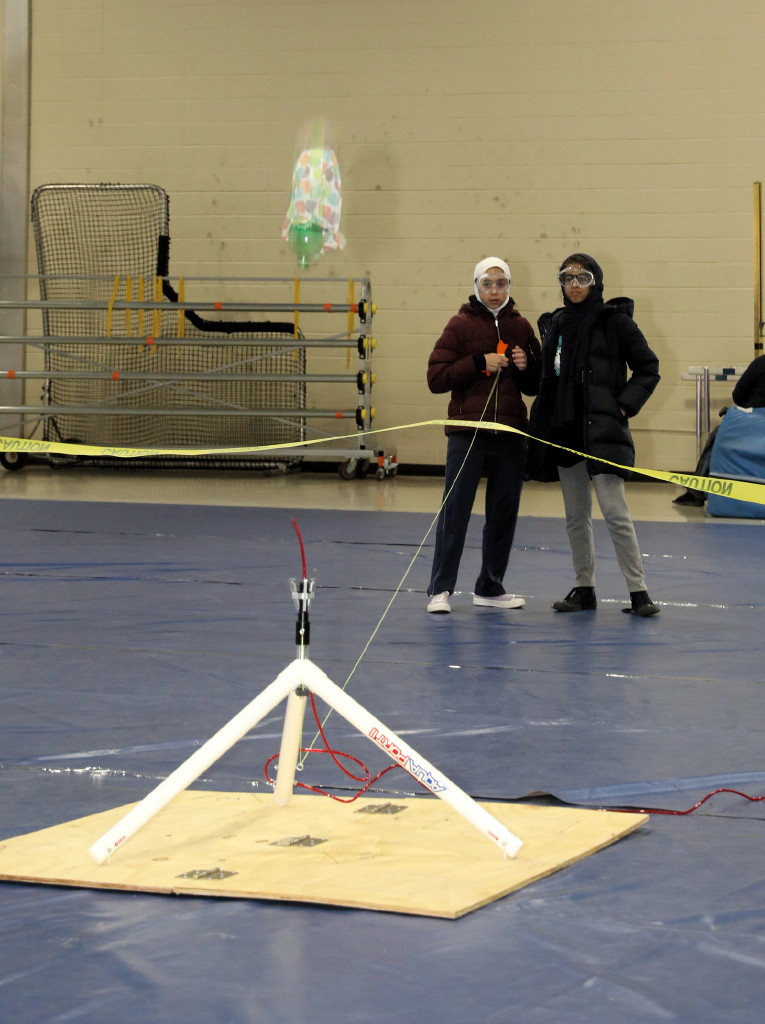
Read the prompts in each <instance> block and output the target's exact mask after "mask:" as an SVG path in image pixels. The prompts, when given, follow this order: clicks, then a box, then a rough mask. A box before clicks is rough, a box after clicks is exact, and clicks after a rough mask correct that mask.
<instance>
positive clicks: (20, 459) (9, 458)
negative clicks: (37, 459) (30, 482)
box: [0, 452, 29, 473]
mask: <svg viewBox="0 0 765 1024" xmlns="http://www.w3.org/2000/svg"><path fill="white" fill-rule="evenodd" d="M28 462H29V455H28V454H27V453H26V452H3V453H2V454H0V465H2V467H3V468H4V469H7V470H8V471H9V472H11V473H15V472H16V471H17V470H19V469H23V468H24V466H26V464H27V463H28Z"/></svg>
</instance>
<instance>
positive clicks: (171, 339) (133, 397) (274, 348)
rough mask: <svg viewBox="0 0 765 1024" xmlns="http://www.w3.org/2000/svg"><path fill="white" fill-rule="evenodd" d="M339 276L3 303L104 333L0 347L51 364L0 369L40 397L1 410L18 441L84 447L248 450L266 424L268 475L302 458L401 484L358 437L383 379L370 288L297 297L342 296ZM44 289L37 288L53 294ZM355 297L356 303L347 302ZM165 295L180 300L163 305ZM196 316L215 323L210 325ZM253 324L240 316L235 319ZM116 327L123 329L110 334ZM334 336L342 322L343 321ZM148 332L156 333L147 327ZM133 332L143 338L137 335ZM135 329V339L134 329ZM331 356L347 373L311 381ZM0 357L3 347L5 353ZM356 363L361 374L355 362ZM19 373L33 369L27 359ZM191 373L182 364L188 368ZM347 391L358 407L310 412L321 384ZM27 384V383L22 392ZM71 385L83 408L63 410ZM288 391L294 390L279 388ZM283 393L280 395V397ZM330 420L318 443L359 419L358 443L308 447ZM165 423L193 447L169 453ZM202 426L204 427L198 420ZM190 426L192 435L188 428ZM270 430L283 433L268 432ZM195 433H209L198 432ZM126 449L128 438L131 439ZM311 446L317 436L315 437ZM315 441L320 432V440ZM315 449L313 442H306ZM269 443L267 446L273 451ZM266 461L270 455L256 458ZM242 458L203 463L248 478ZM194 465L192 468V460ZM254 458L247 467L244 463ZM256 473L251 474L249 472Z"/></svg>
mask: <svg viewBox="0 0 765 1024" xmlns="http://www.w3.org/2000/svg"><path fill="white" fill-rule="evenodd" d="M192 282H195V283H197V284H199V283H200V282H203V283H204V289H203V290H208V291H209V290H211V289H212V290H214V291H215V292H216V293H217V294H221V293H223V292H228V293H229V294H230V293H231V292H232V290H233V291H236V290H237V289H242V288H246V289H248V290H250V291H251V290H253V289H254V288H256V287H266V288H267V289H268V290H269V291H271V292H273V291H278V289H279V288H282V289H284V288H289V289H292V290H293V299H294V300H295V301H292V302H275V301H265V302H260V301H253V300H235V299H227V300H220V299H216V300H200V301H196V302H186V301H182V300H181V298H180V297H178V296H179V294H180V295H181V296H182V295H183V294H184V293H185V291H186V287H187V286H188V285H189V284H191V283H192ZM338 283H339V282H338V280H337V279H336V278H329V279H313V280H311V281H310V282H305V281H300V280H295V279H292V278H249V279H239V278H220V279H216V278H195V279H194V278H190V279H186V280H184V279H181V278H178V279H174V278H163V279H161V280H159V281H157V280H153V281H151V282H145V281H143V282H140V283H139V282H136V281H131V279H130V278H128V277H125V278H119V277H118V278H115V279H114V280H112V279H109V278H104V277H103V276H90V277H88V276H80V277H79V278H78V287H81V290H82V293H83V295H84V296H88V295H93V294H95V293H98V292H99V291H101V292H103V290H104V288H105V287H106V286H107V285H108V287H109V288H110V289H111V292H112V294H111V296H110V297H109V299H106V300H105V299H103V298H99V299H92V298H81V299H61V298H57V299H28V300H24V301H13V300H8V301H0V310H2V309H3V308H16V309H22V310H24V311H25V312H26V313H30V312H33V311H36V312H40V313H42V315H43V323H44V326H47V327H49V328H50V326H51V324H53V323H57V320H56V318H59V321H60V318H62V317H66V316H67V315H68V314H69V313H71V312H73V311H77V312H78V313H82V311H86V312H87V314H88V315H89V316H92V317H94V318H95V320H96V322H98V323H102V325H103V326H104V331H103V333H101V334H97V335H79V336H78V335H70V334H50V333H47V332H46V333H45V334H43V335H42V336H41V337H34V336H31V337H30V336H28V335H27V336H24V337H10V336H9V337H0V346H2V345H18V344H19V343H21V344H23V345H24V346H26V347H27V348H32V349H38V350H41V351H42V354H43V363H44V365H43V367H42V368H40V369H14V368H7V369H2V370H0V379H2V378H13V379H16V380H21V381H24V382H30V383H31V382H34V381H35V380H39V381H40V382H41V385H42V387H43V399H44V401H43V402H42V403H40V404H31V403H27V402H24V404H19V405H5V406H0V414H4V415H7V414H16V415H18V416H19V417H20V424H21V428H22V429H21V431H20V433H21V436H25V437H26V436H31V435H30V426H31V427H32V430H33V431H34V430H36V429H38V427H39V426H40V425H41V424H42V425H43V429H44V432H45V437H46V439H48V440H59V441H68V442H70V443H81V444H83V445H87V446H99V447H100V446H108V445H115V444H119V445H120V446H121V447H137V448H174V449H175V448H177V449H178V450H179V452H180V451H182V449H183V448H184V447H189V448H195V449H199V448H204V447H209V448H223V447H231V448H244V447H248V446H249V445H250V444H253V445H254V444H257V443H262V442H259V441H258V440H257V439H258V436H259V435H258V427H256V426H255V425H254V424H255V421H258V423H259V426H260V427H261V428H262V426H263V425H264V424H268V425H269V427H270V434H271V435H273V436H274V437H275V438H276V440H275V441H272V443H274V444H278V445H279V447H278V449H275V450H274V451H273V452H272V453H270V455H269V456H268V458H267V460H266V462H265V463H264V465H265V468H269V469H276V470H277V471H286V469H288V468H289V467H290V466H293V465H295V464H297V463H299V461H300V460H302V459H303V458H305V457H306V456H307V455H308V456H310V458H312V459H314V458H320V459H338V460H340V462H339V467H338V471H339V474H340V476H341V477H342V478H343V479H346V480H350V479H353V478H354V477H357V476H364V475H366V473H367V472H368V471H369V470H370V469H371V468H372V466H373V465H374V470H375V474H376V476H377V478H378V479H384V478H385V477H388V476H393V475H395V473H396V471H397V468H398V466H397V462H396V453H395V449H379V448H370V447H368V446H367V445H366V444H365V443H364V434H363V432H364V430H366V429H369V428H370V426H371V424H372V421H373V419H374V417H375V409H374V406H373V405H372V389H373V385H374V382H375V375H374V373H373V372H372V368H371V360H372V354H373V351H374V349H375V346H376V341H375V339H374V337H373V336H372V334H371V328H372V320H373V316H374V304H373V303H372V297H371V285H370V282H369V280H368V279H367V278H361V279H352V280H351V281H348V282H345V283H344V284H345V286H346V287H347V289H348V297H347V298H346V300H345V301H341V302H301V301H299V294H300V290H301V287H302V288H303V290H306V285H307V284H310V287H311V288H316V287H320V288H321V289H323V290H324V289H326V290H329V286H330V285H333V286H334V287H337V285H338ZM50 284H51V280H50V279H46V280H45V281H44V282H42V283H41V289H40V290H41V292H42V293H43V294H45V292H46V290H48V289H49V287H50ZM149 288H151V289H152V290H153V292H154V295H155V296H160V297H159V298H158V299H152V300H151V301H146V300H145V299H136V298H133V297H131V296H132V295H134V294H136V292H137V291H141V292H144V291H145V290H147V289H149ZM357 288H358V289H360V295H359V298H358V300H355V299H354V298H353V294H354V292H355V290H356V289H357ZM167 295H169V296H170V297H171V299H172V300H173V301H168V299H167V298H166V296H167ZM200 314H205V315H207V314H212V315H213V316H214V317H216V319H207V318H205V317H203V316H201V315H200ZM253 314H257V315H258V316H262V315H263V314H266V315H268V314H279V315H280V316H284V315H285V314H289V315H290V316H291V317H292V320H291V322H290V321H283V320H282V321H271V320H265V321H260V320H259V321H256V322H254V321H252V320H251V319H250V317H251V316H252V315H253ZM333 315H335V316H337V315H339V316H341V317H342V318H343V320H344V321H345V330H342V331H339V332H335V333H324V332H323V331H321V330H313V331H312V332H311V333H309V334H308V335H306V334H305V333H304V331H303V330H302V328H301V326H300V320H301V318H307V317H311V318H312V323H313V326H316V325H317V324H321V323H324V322H326V321H328V320H329V319H330V318H332V316H333ZM232 317H234V318H236V317H245V319H244V320H241V319H239V320H237V319H231V318H232ZM117 325H119V328H118V329H116V327H117ZM335 325H336V326H337V324H335ZM147 327H148V328H149V331H148V332H147V331H146V330H140V329H141V328H147ZM137 328H138V330H137ZM139 330H140V333H139ZM330 350H333V351H334V352H337V351H341V350H344V351H345V352H346V360H345V362H346V366H345V368H344V370H342V371H338V370H332V371H325V372H310V369H309V367H308V365H307V364H308V362H309V361H310V359H311V356H312V355H315V354H319V356H320V357H321V359H322V361H323V353H326V352H328V351H330ZM1 351H2V348H0V352H1ZM351 353H353V354H354V357H355V362H356V365H355V366H351V361H352V359H351ZM274 360H280V361H281V362H280V365H281V366H282V367H283V366H285V365H288V366H290V369H289V372H274V371H273V369H272V368H270V367H269V363H271V362H273V361H274ZM24 362H25V364H27V365H28V364H29V363H30V362H32V360H31V359H29V358H27V359H25V360H24ZM189 365H190V366H191V367H192V368H191V369H188V368H181V369H179V368H178V367H188V366H189ZM335 384H342V385H346V386H349V387H352V388H353V389H354V391H355V404H353V405H351V404H348V405H345V406H344V407H340V408H338V407H337V406H327V405H312V404H310V401H308V400H307V399H310V396H311V388H315V387H316V386H317V385H321V386H323V385H335ZM27 386H28V385H27ZM69 386H72V387H76V388H77V389H78V390H77V393H78V395H84V396H85V400H79V401H77V402H76V403H73V402H71V401H69V402H63V403H62V401H61V393H62V390H65V389H66V388H67V387H69ZM285 388H286V392H285V391H284V389H285ZM279 389H282V390H281V392H279ZM269 391H271V392H273V391H276V392H277V400H276V401H269V400H268V397H269ZM279 393H281V395H282V401H283V400H284V394H286V395H287V396H288V400H289V404H287V405H284V404H279V401H278V394H279ZM129 418H132V419H133V421H134V422H135V421H138V422H140V423H142V424H144V425H145V429H144V431H143V433H142V434H140V440H139V442H138V443H136V441H135V440H134V438H135V437H136V436H137V435H136V434H135V431H132V432H131V430H130V429H129V427H128V419H129ZM322 420H324V421H331V423H332V428H333V429H332V430H328V429H325V430H324V431H323V436H327V437H330V438H331V437H332V436H333V435H335V434H336V432H337V425H339V424H340V423H341V422H347V421H348V420H351V421H352V422H353V423H354V425H355V427H356V431H357V435H356V437H355V438H354V439H353V442H352V443H348V442H346V441H345V440H343V441H340V442H338V441H337V440H335V441H332V440H330V441H328V442H327V443H324V442H321V443H314V442H316V441H317V431H316V424H317V423H318V422H319V421H322ZM163 421H164V422H165V423H168V422H171V421H172V422H173V423H174V425H175V435H176V436H177V434H178V423H179V421H180V422H181V426H182V427H183V426H184V425H187V426H188V429H190V430H192V429H193V432H194V436H193V438H192V439H190V440H189V442H188V443H186V444H178V443H177V442H176V443H175V444H169V443H168V442H167V432H166V430H165V428H164V426H163V425H162V424H163ZM205 423H206V424H207V426H204V424H205ZM192 425H193V427H192ZM274 430H276V433H275V434H274ZM200 432H201V433H200ZM126 434H127V436H128V437H129V438H130V440H129V441H128V442H127V443H126V442H125V435H126ZM312 434H313V437H311V436H309V435H312ZM319 436H321V435H319ZM308 441H311V443H310V444H306V443H305V442H308ZM267 443H268V442H266V444H267ZM258 454H259V457H260V459H261V460H262V459H263V455H262V454H260V453H258ZM24 455H25V453H23V452H4V453H0V463H1V464H2V465H3V466H4V467H5V468H6V469H14V470H15V469H20V468H22V466H23V465H24V464H25V462H26V461H27V460H28V456H27V457H26V458H25V457H24ZM243 458H244V456H243V455H242V453H236V454H234V453H232V454H231V455H230V456H226V455H221V454H220V453H218V454H216V456H215V458H214V459H213V458H212V457H209V458H206V459H204V460H203V461H202V464H207V465H210V464H214V465H215V466H216V467H220V466H221V465H223V466H225V467H227V468H243V467H242V466H241V463H242V459H243ZM49 461H51V464H52V465H53V466H56V467H58V466H60V465H72V464H85V463H89V464H92V465H104V464H115V463H117V462H119V463H124V464H126V465H127V466H129V467H132V468H136V467H137V466H139V465H144V466H145V465H147V464H149V465H164V466H167V465H170V464H172V465H176V464H184V465H188V463H189V460H188V458H186V457H184V456H183V455H182V454H178V455H177V456H176V457H175V458H174V459H168V457H163V456H147V457H142V458H130V459H127V460H120V459H115V458H114V457H111V456H103V455H98V454H92V453H86V454H83V455H82V456H52V457H50V459H49ZM198 461H199V460H196V461H195V464H197V463H198ZM245 461H246V460H245ZM249 465H252V463H251V462H250V463H249Z"/></svg>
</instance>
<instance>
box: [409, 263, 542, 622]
mask: <svg viewBox="0 0 765 1024" xmlns="http://www.w3.org/2000/svg"><path fill="white" fill-rule="evenodd" d="M511 284H512V280H511V277H510V268H509V267H508V265H507V263H505V261H504V260H501V259H499V258H497V257H496V256H490V257H489V258H488V259H485V260H481V262H480V263H478V264H477V265H476V267H475V270H474V272H473V286H474V292H475V294H474V295H471V296H470V299H469V301H468V302H466V303H465V304H464V305H463V306H462V307H461V308H460V311H459V312H458V313H457V315H456V316H453V317H452V318H451V320H450V321H449V323H448V324H447V325H446V327H445V328H444V332H443V334H442V335H441V337H440V338H439V339H438V341H437V342H436V346H435V348H434V349H433V352H432V353H431V356H430V359H429V361H428V387H429V388H430V390H431V391H432V392H433V393H434V394H443V393H445V392H447V391H450V392H451V399H450V401H449V411H448V417H449V419H452V420H460V421H465V420H469V421H471V422H475V423H481V422H485V423H491V422H495V423H502V424H504V425H506V426H509V427H515V428H517V429H518V430H523V431H525V430H526V429H527V426H528V420H527V413H526V406H525V405H524V402H523V398H522V397H521V395H522V394H524V395H535V394H536V393H537V388H538V386H539V370H540V366H541V352H540V347H539V342H538V341H537V339H536V337H535V336H534V331H533V329H532V327H531V324H530V323H529V322H528V320H525V319H524V318H523V317H522V316H521V315H520V313H518V311H517V310H516V309H515V308H514V305H515V304H514V302H513V300H512V299H511V298H510V286H511ZM445 432H446V435H447V438H448V441H447V448H446V472H445V477H446V478H445V486H444V500H443V505H442V507H441V511H440V513H439V516H438V522H437V524H436V545H435V551H434V555H433V570H432V573H431V578H430V584H429V585H428V596H429V597H430V600H429V602H428V611H429V612H442V613H443V612H450V611H451V604H450V602H449V598H450V597H451V595H452V594H453V593H454V589H455V586H456V584H457V573H458V570H459V565H460V559H461V558H462V551H463V548H464V546H465V535H466V533H467V528H468V524H469V522H470V514H471V511H472V508H473V502H474V500H475V495H476V491H477V489H478V484H479V482H480V480H481V476H482V475H484V474H485V475H486V522H485V525H484V528H483V545H482V557H481V571H480V572H479V574H478V579H477V580H476V583H475V592H474V596H473V604H476V605H481V606H483V607H488V608H522V607H523V605H524V604H525V602H524V600H523V598H521V597H514V596H513V595H512V594H507V593H505V588H504V585H503V579H504V575H505V571H506V569H507V563H508V561H509V558H510V549H511V547H512V544H513V536H514V534H515V524H516V520H517V518H518V505H519V503H520V498H521V487H522V484H523V467H524V458H525V452H526V439H525V437H524V436H523V435H522V434H514V433H510V432H509V431H498V430H491V429H485V428H484V429H473V428H471V427H467V426H464V425H462V424H461V423H460V424H457V423H455V424H454V425H452V424H449V425H448V426H447V427H446V428H445Z"/></svg>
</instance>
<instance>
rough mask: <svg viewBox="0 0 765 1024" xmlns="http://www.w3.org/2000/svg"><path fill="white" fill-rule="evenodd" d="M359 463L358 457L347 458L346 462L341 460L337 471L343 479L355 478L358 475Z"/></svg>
mask: <svg viewBox="0 0 765 1024" xmlns="http://www.w3.org/2000/svg"><path fill="white" fill-rule="evenodd" d="M358 463H359V460H358V459H346V460H345V462H341V463H340V465H339V466H338V467H337V472H338V473H339V475H340V479H341V480H353V479H354V478H355V476H356V467H357V465H358Z"/></svg>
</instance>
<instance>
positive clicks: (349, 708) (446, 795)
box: [304, 661, 523, 857]
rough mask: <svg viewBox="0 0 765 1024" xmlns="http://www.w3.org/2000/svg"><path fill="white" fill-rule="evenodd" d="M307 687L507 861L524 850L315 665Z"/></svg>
mask: <svg viewBox="0 0 765 1024" xmlns="http://www.w3.org/2000/svg"><path fill="white" fill-rule="evenodd" d="M304 664H305V666H306V674H305V677H304V679H305V685H306V686H308V688H309V689H310V690H312V691H313V692H314V693H316V694H318V696H319V697H321V699H322V700H323V701H325V702H326V703H327V704H329V706H330V707H331V708H334V710H335V711H337V712H338V714H340V715H342V716H343V718H345V719H347V720H348V721H349V722H350V723H351V725H354V726H355V727H356V728H357V729H358V730H359V732H361V733H363V734H364V735H365V736H367V737H368V738H369V739H370V740H371V741H372V742H373V743H374V744H376V745H377V746H378V747H379V748H380V749H381V750H383V751H384V752H385V753H386V754H387V755H388V757H390V758H391V759H392V760H393V761H395V762H396V764H400V765H401V767H402V768H404V769H405V770H406V771H408V772H409V774H410V775H412V776H413V777H414V778H415V779H417V781H418V782H420V783H421V784H422V785H423V786H425V788H426V789H429V790H430V792H431V793H433V794H435V796H437V797H439V798H440V799H441V800H443V801H444V802H445V803H447V804H449V806H450V807H453V808H454V810H455V811H457V812H458V813H459V814H461V815H462V817H463V818H465V819H466V820H467V821H469V822H470V824H471V825H474V826H475V828H477V829H478V831H479V832H481V833H483V835H485V836H486V837H487V838H488V839H490V840H491V841H492V842H493V843H495V844H496V845H497V846H498V847H499V848H500V849H501V850H502V852H503V853H504V854H505V856H507V857H515V856H516V854H517V853H518V851H519V850H520V849H521V847H522V846H523V840H522V839H519V838H518V836H516V835H514V834H513V833H512V832H511V831H510V830H509V829H508V828H505V826H504V825H502V824H501V823H500V822H499V821H497V819H496V818H494V817H493V816H492V815H491V814H489V813H488V812H487V811H485V810H484V809H483V808H482V807H479V805H478V804H477V803H476V802H475V800H473V798H472V797H470V796H468V794H467V793H465V792H464V791H463V790H461V789H460V788H459V787H458V786H456V785H455V784H454V783H453V782H452V781H451V780H450V779H447V778H446V776H445V775H443V774H442V773H441V772H439V771H438V769H437V768H435V767H434V766H433V765H432V764H431V763H430V762H429V761H426V760H425V758H423V757H420V755H419V754H418V753H417V752H416V751H415V750H413V749H412V747H410V746H409V744H408V743H406V742H405V741H404V740H402V739H401V738H400V737H399V736H397V735H396V734H395V733H394V732H391V730H390V729H387V728H386V727H385V726H384V725H383V723H382V722H381V721H380V720H379V719H378V718H375V717H374V715H370V713H369V712H368V711H367V710H366V709H365V708H363V707H362V706H361V705H360V704H359V703H358V702H357V701H355V700H354V699H353V697H349V696H348V694H347V693H346V692H345V691H344V690H342V689H341V688H340V687H339V686H337V684H336V683H333V682H332V680H331V679H330V678H329V677H328V676H326V675H325V674H324V673H323V672H322V671H321V669H320V668H318V666H316V665H314V664H313V662H310V661H306V662H305V663H304Z"/></svg>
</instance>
